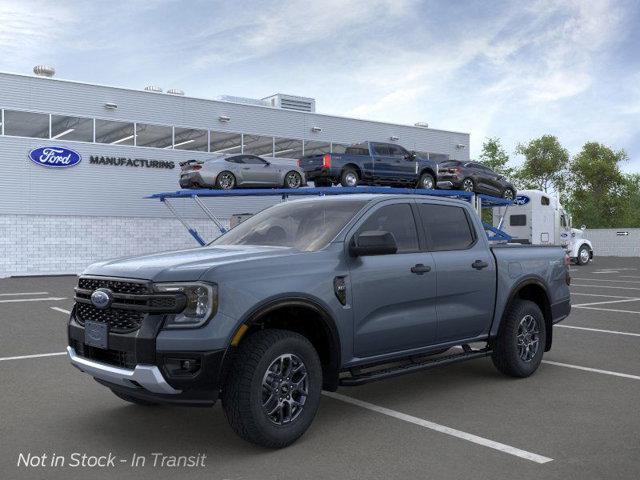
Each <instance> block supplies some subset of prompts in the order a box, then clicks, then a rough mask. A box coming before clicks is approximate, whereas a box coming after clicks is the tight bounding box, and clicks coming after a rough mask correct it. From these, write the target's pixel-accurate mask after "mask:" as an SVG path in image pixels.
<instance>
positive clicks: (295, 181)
mask: <svg viewBox="0 0 640 480" xmlns="http://www.w3.org/2000/svg"><path fill="white" fill-rule="evenodd" d="M301 185H302V176H301V175H300V174H299V173H298V172H296V171H294V170H292V171H290V172H289V173H287V174H286V175H285V177H284V186H285V188H300V186H301Z"/></svg>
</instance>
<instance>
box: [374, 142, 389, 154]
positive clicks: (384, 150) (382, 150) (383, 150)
mask: <svg viewBox="0 0 640 480" xmlns="http://www.w3.org/2000/svg"><path fill="white" fill-rule="evenodd" d="M373 149H374V150H375V152H376V155H389V147H388V146H387V145H383V144H379V143H377V144H375V145H373Z"/></svg>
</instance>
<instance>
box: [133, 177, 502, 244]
mask: <svg viewBox="0 0 640 480" xmlns="http://www.w3.org/2000/svg"><path fill="white" fill-rule="evenodd" d="M359 193H368V194H387V195H388V194H398V195H431V196H436V197H448V198H456V199H459V200H464V201H467V202H469V203H471V205H472V206H473V209H474V210H475V211H476V212H477V214H478V215H479V216H481V212H482V209H483V208H497V207H501V208H502V212H503V213H502V215H503V216H504V215H506V213H507V211H508V208H509V206H510V205H513V202H512V201H511V200H508V199H505V198H498V197H493V196H490V195H482V194H475V193H473V192H465V191H461V190H425V189H413V188H391V187H320V188H299V189H295V190H291V189H286V188H272V189H234V190H210V189H184V190H178V191H175V192H163V193H155V194H153V195H149V196H148V197H145V198H148V199H157V200H160V201H161V202H162V203H164V205H165V206H166V207H167V209H169V211H170V212H171V213H172V214H173V216H174V217H175V218H177V219H178V220H179V221H180V223H182V225H184V227H185V228H186V229H187V231H188V232H189V233H190V234H191V236H192V237H193V238H194V239H195V240H196V242H198V243H199V244H200V245H206V244H207V243H208V242H207V241H205V239H204V238H202V236H201V235H200V233H199V232H198V231H197V230H196V229H195V228H194V227H193V226H192V225H191V224H190V223H189V222H188V220H187V219H186V218H185V217H184V216H183V215H180V213H179V212H178V210H177V209H176V208H175V207H174V205H173V203H172V201H173V200H174V199H180V198H182V199H191V200H193V201H194V202H195V204H196V205H197V206H198V207H199V208H200V209H201V210H202V212H203V213H204V214H205V215H206V216H207V218H209V219H210V220H211V221H212V222H213V223H214V224H215V225H216V227H217V228H218V230H219V231H220V233H221V234H223V233H225V232H226V231H227V229H226V228H225V227H224V226H223V225H222V222H221V221H220V219H219V218H218V217H217V216H216V215H215V213H214V212H213V209H212V208H211V207H209V206H207V205H206V204H205V203H204V202H203V200H202V199H203V198H216V199H221V198H230V197H247V196H248V197H269V196H271V197H273V196H276V197H281V199H282V201H283V202H284V201H287V200H288V198H289V197H291V196H313V195H318V196H326V195H353V194H359ZM242 215H244V216H246V215H247V214H242ZM494 216H495V215H494ZM499 223H500V225H501V224H502V222H501V221H500V222H499ZM483 226H484V228H485V231H486V233H487V238H488V239H489V241H491V242H502V243H504V242H508V241H510V240H511V236H510V235H508V234H507V233H506V232H504V231H502V230H501V229H500V228H499V227H496V226H493V225H489V224H488V223H485V222H483ZM211 240H213V239H211Z"/></svg>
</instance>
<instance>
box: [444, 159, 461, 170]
mask: <svg viewBox="0 0 640 480" xmlns="http://www.w3.org/2000/svg"><path fill="white" fill-rule="evenodd" d="M460 164H461V162H459V161H458V160H445V161H444V162H441V163H440V164H439V165H440V166H441V167H445V168H446V167H459V166H460Z"/></svg>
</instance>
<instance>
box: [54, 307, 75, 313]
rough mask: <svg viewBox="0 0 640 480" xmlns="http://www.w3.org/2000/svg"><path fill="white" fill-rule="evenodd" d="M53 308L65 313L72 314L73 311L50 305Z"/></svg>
mask: <svg viewBox="0 0 640 480" xmlns="http://www.w3.org/2000/svg"><path fill="white" fill-rule="evenodd" d="M49 308H50V309H51V310H55V311H56V312H60V313H64V314H66V315H71V312H70V311H69V310H65V309H64V308H60V307H49Z"/></svg>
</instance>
